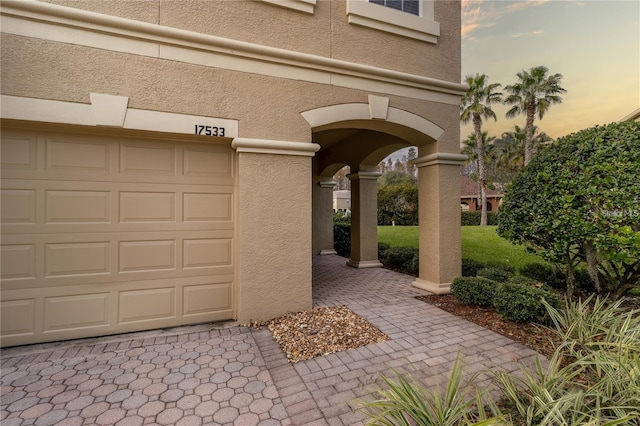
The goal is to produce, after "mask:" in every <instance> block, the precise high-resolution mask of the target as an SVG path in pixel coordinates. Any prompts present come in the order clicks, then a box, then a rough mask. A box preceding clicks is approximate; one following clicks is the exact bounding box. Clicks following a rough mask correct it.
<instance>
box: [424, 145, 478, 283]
mask: <svg viewBox="0 0 640 426" xmlns="http://www.w3.org/2000/svg"><path fill="white" fill-rule="evenodd" d="M466 158H467V157H466V155H462V154H448V153H440V152H439V153H435V154H430V155H427V156H424V157H420V158H418V159H416V160H414V164H415V165H416V166H417V167H418V191H419V203H420V204H419V208H420V217H419V222H420V228H419V233H420V273H419V277H418V278H417V279H416V280H415V281H414V282H413V283H412V284H413V286H414V287H418V288H421V289H424V290H427V291H430V292H432V293H435V294H444V293H449V291H450V287H451V281H453V279H454V278H455V277H458V276H460V273H461V263H462V254H461V253H462V246H461V241H460V164H462V162H463V161H464V160H465V159H466Z"/></svg>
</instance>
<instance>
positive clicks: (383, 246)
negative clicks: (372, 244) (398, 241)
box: [378, 243, 391, 259]
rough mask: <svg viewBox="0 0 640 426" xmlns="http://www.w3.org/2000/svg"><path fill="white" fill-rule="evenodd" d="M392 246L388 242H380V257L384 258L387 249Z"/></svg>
mask: <svg viewBox="0 0 640 426" xmlns="http://www.w3.org/2000/svg"><path fill="white" fill-rule="evenodd" d="M390 248H391V246H390V245H389V244H387V243H378V258H379V259H381V258H383V257H384V256H385V253H386V252H387V250H389V249H390Z"/></svg>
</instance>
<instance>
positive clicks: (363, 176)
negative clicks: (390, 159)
mask: <svg viewBox="0 0 640 426" xmlns="http://www.w3.org/2000/svg"><path fill="white" fill-rule="evenodd" d="M380 176H382V173H380V172H354V173H349V174H348V175H347V177H348V178H349V180H378V178H379V177H380Z"/></svg>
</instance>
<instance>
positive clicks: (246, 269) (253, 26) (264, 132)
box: [0, 0, 460, 321]
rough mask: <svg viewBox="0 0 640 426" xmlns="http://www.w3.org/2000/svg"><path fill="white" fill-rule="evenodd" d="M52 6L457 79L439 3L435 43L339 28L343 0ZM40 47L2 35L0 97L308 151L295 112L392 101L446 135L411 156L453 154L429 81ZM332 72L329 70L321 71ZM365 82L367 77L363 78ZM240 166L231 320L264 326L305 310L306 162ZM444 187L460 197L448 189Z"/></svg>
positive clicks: (449, 7) (268, 159)
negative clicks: (202, 126) (226, 131)
mask: <svg viewBox="0 0 640 426" xmlns="http://www.w3.org/2000/svg"><path fill="white" fill-rule="evenodd" d="M49 3H53V4H61V5H65V6H72V7H74V8H78V9H82V10H90V11H94V12H98V13H107V14H110V15H113V16H118V17H122V18H127V19H134V20H136V21H140V22H146V23H150V24H159V25H165V26H167V27H171V28H179V29H183V30H189V31H196V32H201V33H203V34H209V35H213V36H221V37H226V38H229V39H233V40H240V41H245V42H252V43H258V44H264V45H266V46H271V47H277V48H281V49H287V50H290V51H294V52H303V53H306V54H311V55H319V56H322V57H327V58H334V59H338V60H340V61H347V62H354V63H355V64H366V65H371V66H375V67H379V68H380V69H388V70H395V71H401V72H403V73H409V74H415V75H417V76H423V77H430V78H434V79H441V80H444V81H447V82H455V83H457V82H459V80H460V6H459V3H458V2H448V1H447V2H440V1H439V2H436V5H435V20H436V21H438V22H439V23H440V31H441V36H440V37H439V39H438V43H437V44H432V43H424V42H420V41H417V40H413V39H408V38H405V37H400V36H397V35H393V34H388V33H384V32H380V31H377V30H374V29H371V28H364V27H359V26H354V25H351V24H348V23H347V18H346V3H345V2H344V1H338V0H333V1H328V0H318V2H317V4H316V7H315V13H314V14H313V15H310V14H305V13H300V12H296V11H292V10H288V9H283V8H280V7H276V6H273V5H270V4H267V3H263V2H260V1H253V0H251V1H249V0H247V1H244V0H243V1H210V0H199V1H146V0H145V1H127V2H123V1H119V0H109V1H97V0H96V1H68V0H65V1H63V0H55V1H51V2H49ZM230 5H231V6H232V7H230ZM97 34H98V35H95V34H93V33H91V35H92V36H94V35H95V37H96V38H99V37H100V34H102V33H100V32H99V31H98V32H97ZM145 36H146V33H145ZM150 37H160V36H157V34H155V33H154V34H152V36H150ZM47 38H48V35H47V34H46V33H38V34H36V35H32V36H24V35H14V34H6V33H3V34H2V39H1V40H0V46H1V52H0V53H1V56H0V61H1V63H2V67H1V70H0V72H1V75H0V79H1V81H2V87H1V91H2V94H3V95H10V96H16V97H23V98H36V99H47V100H60V101H66V102H75V103H83V104H88V103H90V99H89V94H90V93H103V94H110V95H118V96H123V97H127V98H128V107H129V108H134V109H139V110H150V111H162V112H171V113H179V114H189V115H194V116H202V117H216V118H223V119H232V120H237V121H238V126H239V131H238V136H240V137H243V138H257V139H266V140H281V141H297V142H312V141H313V136H312V129H311V128H310V126H309V123H308V122H307V121H305V119H304V118H303V117H302V116H301V113H302V112H304V111H309V110H313V109H316V108H322V107H325V106H330V105H341V104H350V103H362V104H367V103H368V96H369V95H370V94H374V95H379V96H383V97H388V98H389V100H390V102H389V107H390V108H396V109H398V110H403V111H410V112H411V113H412V114H416V115H419V116H421V117H424V118H425V119H427V120H429V121H430V122H432V123H434V124H436V125H437V126H439V127H440V128H442V129H444V134H443V136H442V137H441V138H440V139H439V140H438V141H437V142H435V143H428V144H427V145H425V146H421V147H420V155H426V154H429V153H433V152H436V151H444V152H452V153H454V152H458V149H459V137H458V136H459V135H458V133H459V123H458V106H457V104H454V103H452V102H451V101H450V99H449V101H443V100H441V98H440V97H439V96H440V92H438V90H439V89H437V90H436V89H434V93H435V92H437V93H436V95H437V96H434V97H429V96H431V92H430V91H431V90H432V89H431V86H430V84H431V83H429V82H423V81H418V82H416V79H413V80H412V81H411V82H410V83H408V84H407V85H406V87H405V85H404V84H397V83H390V85H385V80H386V79H387V77H386V76H383V77H380V76H379V75H378V76H375V78H371V79H367V78H366V77H367V76H366V75H365V74H366V73H367V72H369V71H368V70H361V69H358V71H357V72H352V73H351V74H349V75H347V74H348V73H345V74H340V75H337V74H339V73H337V72H336V73H334V74H331V73H332V72H333V71H331V72H325V71H323V72H324V74H322V75H319V76H318V79H317V81H316V80H313V78H311V79H309V78H308V75H310V74H313V71H314V69H313V67H314V66H315V65H314V66H309V67H307V68H305V69H304V70H303V71H304V73H305V78H302V77H298V76H297V75H296V72H297V68H295V67H294V69H293V70H291V69H289V70H286V71H287V72H288V74H287V75H286V76H280V75H278V73H277V72H275V71H273V69H277V70H280V68H278V67H281V64H282V63H283V62H286V60H284V61H283V60H281V58H277V59H278V61H280V62H278V63H276V65H273V63H271V62H270V63H269V65H270V66H273V67H274V68H273V69H270V71H269V72H270V73H271V74H270V75H269V73H265V72H263V71H262V70H261V69H260V67H262V66H263V65H264V64H263V62H261V61H260V60H255V67H254V68H250V67H249V68H247V67H245V68H244V69H245V71H238V70H231V69H225V66H227V65H228V62H225V60H226V59H229V58H230V59H229V61H232V60H236V61H251V59H247V58H248V57H249V56H250V55H249V56H243V57H241V58H240V59H238V58H237V57H235V56H234V55H233V54H229V58H226V57H224V58H222V59H220V58H221V56H215V54H212V55H211V56H210V57H202V56H200V57H197V54H199V53H201V51H200V50H198V49H199V47H197V48H193V49H192V48H191V47H190V45H189V43H191V42H192V41H191V40H188V41H184V40H182V39H181V40H180V43H179V44H180V48H183V51H181V52H180V53H181V54H185V55H186V56H185V57H183V58H182V59H181V60H170V59H165V58H164V57H162V56H161V55H160V53H162V51H163V50H170V49H165V47H166V46H167V45H169V44H170V43H166V42H165V41H158V42H156V41H155V40H156V39H151V38H150V39H151V40H152V41H151V42H149V44H151V45H152V44H153V43H157V45H156V46H152V47H153V48H155V49H156V50H157V51H158V52H160V53H158V57H154V56H153V54H144V55H143V54H137V52H136V51H135V49H133V50H131V51H129V53H125V52H123V51H122V50H119V49H121V47H122V46H120V43H127V42H128V41H129V39H128V38H127V37H121V38H119V39H118V40H116V41H114V44H113V46H114V47H111V45H109V44H107V45H105V46H103V47H90V46H85V45H80V44H82V43H83V40H82V37H81V36H79V37H78V40H79V41H78V42H77V43H78V44H76V43H75V42H74V43H71V42H68V41H65V42H58V41H52V40H47ZM116 44H117V45H118V46H117V48H116ZM145 47H149V46H145ZM205 47H207V48H208V47H209V46H208V45H207V46H205ZM215 48H217V46H216V47H215ZM215 48H212V49H213V50H215ZM189 49H192V50H193V51H190V50H189ZM124 50H125V51H126V46H125V48H124ZM192 53H193V55H194V56H189V55H191V54H192ZM207 53H208V51H207ZM281 53H282V52H281ZM216 54H217V53H216ZM256 55H258V53H256ZM212 58H213V59H212ZM287 60H288V59H287ZM299 60H300V58H299V57H298V58H297V59H296V61H299ZM190 61H191V62H190ZM198 61H204V62H206V61H210V62H207V63H206V64H199V63H202V62H198ZM311 62H313V61H311ZM229 63H230V62H229ZM234 65H235V63H234ZM245 65H246V64H245ZM245 65H242V66H245ZM252 65H253V64H252ZM296 66H298V65H296ZM334 66H335V67H337V66H338V65H336V64H335V63H331V64H329V65H327V67H334ZM340 66H341V65H340ZM281 68H283V67H281ZM319 68H320V67H319ZM345 69H349V67H345ZM254 70H255V71H254ZM278 72H279V71H278ZM301 72H302V71H301ZM348 72H351V71H348ZM318 73H320V71H318ZM265 74H266V75H265ZM360 74H363V75H365V78H363V79H360V80H359V78H360ZM345 76H346V77H345ZM393 78H395V79H401V78H403V77H401V76H400V77H398V76H393ZM407 78H408V77H407ZM412 78H413V77H412ZM334 82H335V83H334ZM350 82H353V85H352V86H350V85H349V84H350ZM372 82H373V83H372ZM376 82H380V83H379V84H380V85H379V86H376V84H377V83H376ZM393 84H395V86H394V85H393ZM361 86H366V89H362V88H360V87H361ZM436 86H437V84H436ZM396 89H399V90H402V92H400V91H396ZM427 92H428V93H427ZM397 93H403V95H402V96H400V95H398V94H397ZM414 93H415V94H416V95H415V96H414ZM425 93H427V94H426V95H425ZM422 95H425V96H427V97H428V99H431V100H428V99H424V98H420V96H422ZM448 96H451V95H448ZM425 142H426V141H425ZM237 160H238V171H239V181H238V185H239V186H238V197H239V200H238V213H237V214H238V224H239V231H238V235H239V238H238V256H239V265H240V266H239V272H238V274H239V295H238V300H239V313H240V319H241V320H244V321H248V320H251V319H253V320H262V319H267V318H268V317H271V316H273V314H274V313H282V312H283V311H289V310H296V309H305V308H307V307H310V303H311V293H310V292H311V263H310V262H311V258H310V255H311V241H312V238H311V187H310V184H311V182H312V171H311V161H312V160H311V157H304V156H289V155H265V154H252V153H240V154H238V158H237ZM453 185H455V186H456V187H457V185H458V180H457V178H456V179H455V180H454V183H453ZM458 202H459V200H458ZM286 206H292V207H291V208H286ZM456 208H458V204H456ZM281 295H286V300H283V299H282V297H281Z"/></svg>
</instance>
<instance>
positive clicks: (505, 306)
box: [493, 283, 560, 323]
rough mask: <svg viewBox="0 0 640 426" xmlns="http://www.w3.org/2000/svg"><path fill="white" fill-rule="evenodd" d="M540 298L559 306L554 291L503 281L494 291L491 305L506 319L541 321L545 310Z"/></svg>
mask: <svg viewBox="0 0 640 426" xmlns="http://www.w3.org/2000/svg"><path fill="white" fill-rule="evenodd" d="M542 299H544V300H546V301H547V302H548V303H549V304H550V305H551V306H553V307H555V308H557V309H559V308H560V298H559V297H558V296H557V295H556V294H555V293H550V292H548V291H545V290H543V289H540V288H536V287H531V286H529V285H522V284H512V283H503V284H500V285H499V286H498V288H497V289H496V291H495V295H494V297H493V306H494V307H495V308H496V311H498V313H499V314H500V315H501V316H503V317H504V318H506V319H508V320H511V321H516V322H538V323H543V322H545V320H546V316H547V310H546V309H545V307H544V305H543V304H542Z"/></svg>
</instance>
